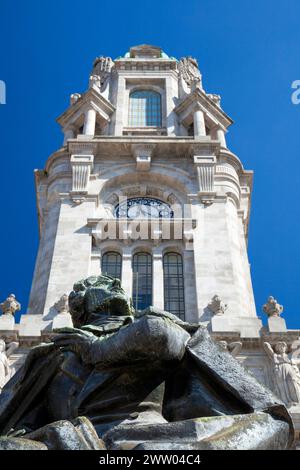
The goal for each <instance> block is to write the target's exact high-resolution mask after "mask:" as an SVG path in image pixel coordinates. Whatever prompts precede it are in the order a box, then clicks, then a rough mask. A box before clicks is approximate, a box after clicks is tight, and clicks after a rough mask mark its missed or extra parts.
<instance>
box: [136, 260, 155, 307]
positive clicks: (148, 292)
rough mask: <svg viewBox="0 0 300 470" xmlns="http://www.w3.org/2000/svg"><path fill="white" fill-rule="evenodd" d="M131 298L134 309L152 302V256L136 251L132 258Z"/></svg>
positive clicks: (147, 305)
mask: <svg viewBox="0 0 300 470" xmlns="http://www.w3.org/2000/svg"><path fill="white" fill-rule="evenodd" d="M132 270H133V289H132V300H133V306H134V308H135V309H136V310H143V309H144V308H147V307H149V305H151V304H152V256H151V255H149V254H148V253H136V254H135V255H134V256H133V260H132Z"/></svg>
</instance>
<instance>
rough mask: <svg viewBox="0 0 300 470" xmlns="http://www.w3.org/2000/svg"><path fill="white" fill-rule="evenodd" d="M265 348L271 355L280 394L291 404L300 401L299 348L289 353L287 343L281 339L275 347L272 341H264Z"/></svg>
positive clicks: (276, 384) (269, 355) (284, 400)
mask: <svg viewBox="0 0 300 470" xmlns="http://www.w3.org/2000/svg"><path fill="white" fill-rule="evenodd" d="M263 346H264V350H265V352H266V354H267V356H268V357H269V359H270V361H271V363H272V366H273V374H274V382H275V386H276V391H277V394H278V396H279V397H280V398H281V399H282V401H283V402H284V403H286V404H287V405H289V406H293V405H296V404H297V405H298V404H299V403H300V372H299V369H298V364H300V359H296V357H295V356H296V355H297V352H298V351H299V348H298V349H296V350H295V351H293V354H287V349H288V347H287V344H286V343H285V342H284V341H279V342H278V343H276V344H275V345H274V346H273V347H272V346H271V344H270V343H266V342H265V343H263Z"/></svg>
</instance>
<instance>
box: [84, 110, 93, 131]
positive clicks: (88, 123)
mask: <svg viewBox="0 0 300 470" xmlns="http://www.w3.org/2000/svg"><path fill="white" fill-rule="evenodd" d="M95 127H96V111H95V110H94V109H93V108H90V109H88V110H87V111H86V113H85V118H84V129H83V133H84V135H95Z"/></svg>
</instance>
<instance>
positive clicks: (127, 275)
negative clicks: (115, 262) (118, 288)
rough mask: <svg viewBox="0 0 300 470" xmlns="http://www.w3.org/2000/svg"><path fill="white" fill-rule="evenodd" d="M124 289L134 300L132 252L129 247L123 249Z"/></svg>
mask: <svg viewBox="0 0 300 470" xmlns="http://www.w3.org/2000/svg"><path fill="white" fill-rule="evenodd" d="M122 255H123V256H122V287H123V289H124V290H125V292H126V293H127V294H128V295H129V297H131V298H132V279H133V276H132V252H131V248H130V247H128V246H124V247H123V254H122Z"/></svg>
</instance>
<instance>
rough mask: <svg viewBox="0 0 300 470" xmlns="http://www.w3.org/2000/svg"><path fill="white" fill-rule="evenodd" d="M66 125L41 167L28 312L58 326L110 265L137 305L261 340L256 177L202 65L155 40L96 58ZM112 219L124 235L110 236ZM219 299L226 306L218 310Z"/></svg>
mask: <svg viewBox="0 0 300 470" xmlns="http://www.w3.org/2000/svg"><path fill="white" fill-rule="evenodd" d="M57 121H58V123H59V124H60V125H61V127H62V130H63V132H64V143H63V146H62V147H61V148H60V149H59V150H58V151H56V152H55V153H54V154H52V155H51V156H50V158H49V159H48V161H47V163H46V167H45V170H42V171H36V172H35V176H36V187H37V201H38V213H39V224H40V233H41V240H40V247H39V253H38V257H37V262H36V269H35V274H34V279H33V284H32V290H31V295H30V303H29V310H28V314H30V315H41V316H42V318H43V320H44V321H45V322H46V323H47V324H48V323H49V322H51V321H52V320H53V318H54V317H55V315H56V313H57V312H56V309H55V307H54V305H55V303H56V302H57V301H58V300H59V298H60V297H61V296H62V295H63V294H65V293H68V292H69V291H70V290H71V288H72V285H73V283H74V282H75V281H76V280H78V279H80V278H83V277H87V276H89V275H93V274H99V273H100V271H101V269H102V271H103V272H104V271H105V272H109V273H112V274H115V273H118V275H119V276H120V277H121V279H122V283H123V286H124V287H125V289H126V290H127V291H128V292H129V293H131V294H132V295H133V296H134V301H135V300H136V298H137V299H138V302H140V304H141V305H138V307H140V306H145V305H146V304H147V303H152V304H153V305H155V306H157V307H160V308H162V309H164V308H165V309H169V310H171V311H173V312H174V313H177V314H179V315H180V316H182V317H185V318H186V320H188V321H211V320H212V323H211V325H212V330H213V331H239V332H240V333H241V334H242V335H243V336H249V335H253V334H254V335H255V334H256V335H258V331H259V329H260V327H261V322H260V321H259V320H258V318H257V316H256V311H255V305H254V300H253V292H252V286H251V277H250V271H249V263H248V257H247V249H246V245H247V232H248V223H249V210H250V198H251V185H252V172H250V171H246V170H244V168H243V166H242V163H241V161H240V160H239V158H238V157H237V156H236V155H234V154H233V153H232V152H231V151H230V150H229V149H228V148H227V145H226V140H225V133H226V131H227V128H228V127H229V126H230V125H231V123H232V120H231V119H230V118H229V117H228V116H227V114H225V112H224V111H223V110H222V108H221V105H220V97H219V96H217V95H212V94H208V93H206V92H205V90H204V89H203V86H202V79H201V73H200V71H199V69H198V64H197V61H196V60H195V59H193V58H191V57H186V58H183V59H180V60H176V59H175V58H173V57H168V56H167V55H166V54H165V53H164V52H163V51H162V50H161V49H160V48H159V47H153V46H148V45H142V46H137V47H132V48H131V49H130V51H129V52H128V53H127V54H126V55H125V56H124V57H119V58H117V59H116V60H114V61H113V60H112V59H111V58H109V57H98V58H97V59H96V60H95V62H94V66H93V70H92V73H91V76H90V78H89V86H88V89H87V91H85V92H84V93H82V94H79V93H75V94H72V95H71V102H70V106H69V107H68V109H67V110H66V111H65V112H64V113H63V114H61V115H60V116H59V118H58V120H57ZM174 207H175V210H173V209H174ZM147 208H148V212H147ZM176 208H177V210H176ZM179 212H180V214H179ZM143 214H144V217H141V216H142V215H143ZM145 214H146V215H145ZM170 214H171V215H170ZM137 215H138V217H137ZM126 218H127V219H128V225H127V227H126V230H125V234H124V230H123V226H122V224H124V223H125V221H124V219H126ZM136 218H138V219H141V218H143V219H147V218H148V223H147V222H146V221H144V227H143V230H141V229H140V227H138V228H137V229H136V225H135V226H134V224H131V225H132V226H130V221H131V220H132V219H136ZM112 219H116V220H115V225H116V235H115V236H113V237H111V236H108V237H107V238H104V236H103V233H102V236H101V232H105V230H108V229H107V224H109V223H110V222H111V223H112ZM154 219H156V220H154ZM151 221H152V222H153V223H152V225H155V224H156V227H154V229H153V227H152V230H151V227H150V225H151V223H150V222H151ZM139 222H141V220H139ZM167 222H168V225H169V228H170V230H169V232H170V233H168V234H166V233H165V232H166V230H164V228H165V227H164V226H165V225H166V224H167ZM145 225H147V227H145ZM139 229H140V232H141V233H140V237H138V236H137V235H138V234H137V231H138V230H139ZM147 229H148V230H147ZM145 231H146V232H147V234H145V233H144V232H145ZM142 232H143V233H142ZM142 254H144V257H143V256H142ZM137 255H141V256H137ZM175 264H176V267H175ZM137 272H138V273H139V275H138V276H137V275H136V273H137ZM135 275H136V276H135ZM175 290H176V291H175ZM176 292H177V294H176V295H175V293H176ZM172 294H173V296H172ZM215 294H218V296H220V298H221V299H222V300H223V301H224V302H225V303H226V304H228V308H227V309H226V311H225V310H224V309H223V310H224V311H222V309H221V310H220V311H219V312H218V314H217V315H214V313H215V312H214V311H213V310H211V309H210V308H209V304H210V301H211V299H212V297H213V296H214V295H215ZM176 304H177V305H176ZM210 305H211V304H210ZM221 311H222V314H221V313H220V312H221Z"/></svg>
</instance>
